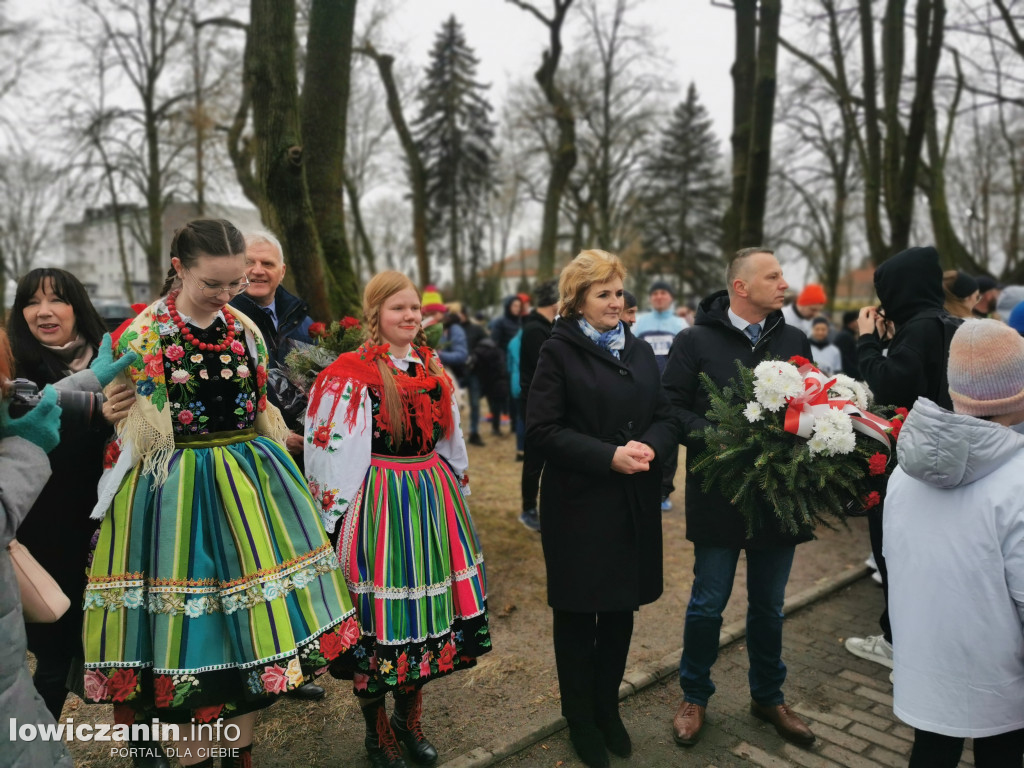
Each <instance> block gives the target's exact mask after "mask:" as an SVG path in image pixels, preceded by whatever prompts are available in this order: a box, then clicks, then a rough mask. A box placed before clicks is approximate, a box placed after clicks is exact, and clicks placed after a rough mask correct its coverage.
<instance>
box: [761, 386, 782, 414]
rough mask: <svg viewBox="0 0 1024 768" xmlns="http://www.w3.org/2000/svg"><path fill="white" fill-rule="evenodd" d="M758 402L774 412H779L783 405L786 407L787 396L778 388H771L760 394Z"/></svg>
mask: <svg viewBox="0 0 1024 768" xmlns="http://www.w3.org/2000/svg"><path fill="white" fill-rule="evenodd" d="M755 394H756V392H755ZM757 402H759V403H760V404H761V405H763V406H764V407H765V408H767V409H768V410H769V411H771V412H772V413H777V412H778V411H781V410H782V409H783V407H785V405H786V396H785V395H783V394H782V393H781V392H778V391H776V390H770V391H766V392H762V393H760V394H758V395H757Z"/></svg>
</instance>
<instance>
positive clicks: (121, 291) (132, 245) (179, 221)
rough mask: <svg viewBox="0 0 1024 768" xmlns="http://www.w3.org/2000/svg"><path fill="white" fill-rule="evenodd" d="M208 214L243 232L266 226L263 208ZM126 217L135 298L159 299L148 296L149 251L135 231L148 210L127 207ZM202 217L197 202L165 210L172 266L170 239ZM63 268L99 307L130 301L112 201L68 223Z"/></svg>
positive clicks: (212, 208)
mask: <svg viewBox="0 0 1024 768" xmlns="http://www.w3.org/2000/svg"><path fill="white" fill-rule="evenodd" d="M203 215H204V216H205V217H207V218H224V219H227V220H229V221H230V222H231V223H232V224H234V225H235V226H236V227H238V228H239V229H240V230H242V231H243V232H246V231H251V230H253V229H261V228H262V227H263V225H262V223H261V222H260V214H259V211H257V210H256V209H255V208H240V207H236V206H228V205H210V204H207V205H206V209H205V212H204V214H203ZM121 216H122V222H123V224H124V228H125V229H124V238H125V250H126V252H127V253H126V256H127V262H128V265H127V266H128V277H129V279H130V281H131V285H132V297H131V298H132V300H134V301H136V302H144V303H147V304H148V303H149V302H150V301H151V300H152V299H153V298H155V297H153V296H150V295H149V273H148V271H147V267H146V254H145V253H144V252H143V250H142V246H140V245H139V243H138V242H137V241H136V240H135V238H134V237H132V234H131V229H132V227H133V226H136V222H138V223H139V224H141V225H142V226H145V225H146V224H145V222H146V209H145V208H143V207H141V206H136V205H126V206H122V207H121ZM197 216H198V213H197V209H196V205H195V204H194V203H170V204H169V205H168V206H167V209H166V211H164V220H163V242H162V243H161V246H160V250H161V253H164V254H167V258H166V262H167V268H168V269H169V268H170V265H171V259H170V251H171V238H172V237H174V231H175V230H176V229H178V228H179V227H180V226H182V225H183V224H184V223H185V222H186V221H189V220H190V219H194V218H197ZM64 268H65V269H67V270H68V271H69V272H71V273H72V274H74V275H75V277H77V278H78V279H79V280H80V281H81V282H82V285H84V286H85V289H86V290H87V291H88V292H89V296H90V297H91V298H92V301H93V304H95V305H96V306H97V307H98V308H102V307H103V305H122V306H123V305H127V304H129V303H131V302H130V301H129V297H128V296H127V295H126V292H125V280H124V267H123V266H122V264H121V256H120V253H119V252H118V245H117V225H116V223H115V219H114V207H113V206H112V205H107V206H104V207H102V208H87V209H86V211H85V215H84V216H83V217H82V220H81V221H79V222H75V223H74V224H65V225H64Z"/></svg>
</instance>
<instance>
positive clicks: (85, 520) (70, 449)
mask: <svg viewBox="0 0 1024 768" xmlns="http://www.w3.org/2000/svg"><path fill="white" fill-rule="evenodd" d="M7 330H8V333H9V335H10V338H11V347H12V350H13V353H14V365H15V372H16V373H17V375H18V376H19V377H21V378H26V379H30V380H32V381H33V382H35V384H36V385H37V386H38V387H39V389H43V388H44V387H45V385H47V384H55V383H57V382H58V381H61V380H62V379H64V378H66V377H68V376H71V375H72V374H75V373H78V372H80V371H85V370H87V369H88V367H89V364H90V363H91V362H92V361H93V360H94V359H95V357H96V354H97V352H98V350H99V347H100V342H101V340H102V339H103V334H104V333H105V328H104V325H103V321H102V320H101V319H100V316H99V315H98V314H97V313H96V310H95V309H94V308H93V306H92V303H91V302H90V301H89V296H88V294H87V293H86V291H85V288H84V287H83V286H82V284H81V283H80V282H79V281H78V279H77V278H76V277H75V276H74V275H72V274H71V273H70V272H65V271H64V270H63V269H53V268H45V269H33V270H32V271H31V272H29V273H28V274H27V275H25V276H24V277H23V278H22V279H21V280H20V281H19V283H18V288H17V292H16V293H15V296H14V306H13V307H12V309H11V314H10V318H9V319H8V321H7ZM87 388H88V389H91V390H92V391H93V392H95V393H98V392H99V391H100V383H99V381H97V380H96V379H95V377H93V378H92V380H91V386H89V385H87ZM96 403H98V399H97V400H88V399H84V400H83V404H88V405H96ZM65 410H66V411H71V410H72V409H71V408H70V407H66V408H65ZM80 415H81V418H80V419H75V418H74V416H75V414H74V413H71V412H68V413H65V420H66V421H67V422H68V423H69V424H70V423H71V422H74V423H75V426H74V427H73V428H72V427H70V426H69V427H67V428H66V429H65V430H64V434H63V436H62V437H63V439H62V440H61V443H60V445H59V446H57V447H56V448H55V449H54V450H53V451H51V452H50V455H49V460H50V470H51V474H50V477H49V480H48V481H47V483H46V485H45V486H44V487H43V490H42V492H41V493H40V494H39V496H38V498H37V499H36V502H35V504H33V506H32V509H31V510H30V511H29V513H28V515H27V516H26V518H25V520H24V521H23V522H22V523H21V526H20V527H19V528H18V540H19V541H20V542H21V543H22V544H24V545H25V547H27V548H28V550H29V551H30V552H31V553H32V554H33V555H34V556H35V558H36V560H38V561H39V563H40V564H41V565H42V566H43V567H44V568H45V569H46V570H47V571H49V573H50V574H51V575H52V576H53V578H54V579H55V580H56V581H57V583H58V584H59V585H60V587H61V589H62V590H63V591H64V593H65V594H66V595H67V596H68V597H69V598H71V603H72V608H71V610H69V611H67V613H65V614H64V615H63V616H62V617H61V618H60V620H59V621H57V622H55V623H53V624H28V625H26V628H25V629H26V634H27V635H28V648H29V650H30V651H32V653H33V654H34V655H35V657H36V671H35V675H34V676H33V678H32V680H33V683H34V684H35V686H36V690H37V691H38V692H39V695H40V696H41V697H42V699H43V701H44V702H45V703H46V707H47V708H48V709H49V710H50V712H51V713H52V714H53V716H54V718H55V719H57V720H60V715H61V710H62V709H63V707H64V700H65V698H66V697H67V693H68V691H67V688H66V685H65V684H66V681H67V679H68V673H69V672H70V671H71V667H72V665H73V664H74V663H76V660H78V661H77V663H79V664H80V663H81V658H82V612H81V610H79V609H78V602H79V600H80V598H81V596H82V593H83V592H84V591H85V568H86V562H87V560H88V557H89V546H90V539H91V538H92V535H93V533H95V531H96V527H97V526H96V521H95V520H90V519H89V513H90V512H91V511H92V508H93V506H94V505H95V504H96V484H97V482H98V481H99V479H100V475H101V474H102V472H103V447H104V444H105V443H106V441H107V439H108V438H109V437H110V435H111V434H112V429H111V427H110V424H109V423H108V422H107V421H106V420H105V419H104V414H103V413H102V412H101V410H100V409H99V408H95V409H94V410H93V411H92V413H91V414H90V413H87V412H86V411H84V410H83V411H82V412H81V413H80ZM58 531H59V535H57V534H56V532H58Z"/></svg>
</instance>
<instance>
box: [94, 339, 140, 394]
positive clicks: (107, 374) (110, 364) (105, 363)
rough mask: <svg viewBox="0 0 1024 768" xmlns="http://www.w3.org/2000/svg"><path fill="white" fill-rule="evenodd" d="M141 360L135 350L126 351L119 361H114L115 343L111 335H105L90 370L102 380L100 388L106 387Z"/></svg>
mask: <svg viewBox="0 0 1024 768" xmlns="http://www.w3.org/2000/svg"><path fill="white" fill-rule="evenodd" d="M138 359H139V354H138V353H137V352H136V351H135V350H134V349H129V350H126V351H125V353H124V354H123V355H121V357H119V358H118V359H117V360H115V359H114V350H113V341H112V340H111V338H110V334H109V333H105V334H103V341H101V342H100V350H99V352H97V353H96V359H95V360H93V361H92V365H90V366H89V368H91V369H92V372H93V373H95V374H96V378H97V379H99V380H100V386H101V387H105V386H107V384H109V383H110V382H112V381H113V380H114V379H115V378H116V377H117V374H119V373H120V372H121V371H123V370H124V369H125V368H127V367H128V366H129V365H131V364H132V363H134V362H135V361H136V360H138Z"/></svg>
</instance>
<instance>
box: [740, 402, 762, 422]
mask: <svg viewBox="0 0 1024 768" xmlns="http://www.w3.org/2000/svg"><path fill="white" fill-rule="evenodd" d="M743 415H744V416H746V417H747V421H749V422H750V423H751V424H753V423H754V422H755V421H760V420H761V419H763V418H764V410H763V409H762V408H761V405H760V404H759V403H755V402H753V401H752V402H749V403H747V407H746V408H744V409H743Z"/></svg>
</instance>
